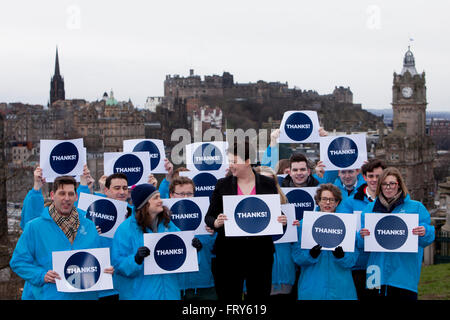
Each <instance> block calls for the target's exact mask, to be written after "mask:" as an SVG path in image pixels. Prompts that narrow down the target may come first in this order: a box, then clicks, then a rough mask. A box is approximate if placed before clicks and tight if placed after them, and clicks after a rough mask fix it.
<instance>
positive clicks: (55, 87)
mask: <svg viewBox="0 0 450 320" xmlns="http://www.w3.org/2000/svg"><path fill="white" fill-rule="evenodd" d="M65 96H66V93H65V91H64V79H63V78H62V77H61V74H60V71H59V57H58V46H56V57H55V74H54V75H53V77H52V79H51V81H50V105H52V104H53V102H55V101H58V100H65Z"/></svg>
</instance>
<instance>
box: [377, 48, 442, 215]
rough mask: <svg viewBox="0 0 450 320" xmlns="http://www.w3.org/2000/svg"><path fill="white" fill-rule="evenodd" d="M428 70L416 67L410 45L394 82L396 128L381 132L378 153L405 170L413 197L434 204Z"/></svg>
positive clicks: (432, 145) (381, 157)
mask: <svg viewBox="0 0 450 320" xmlns="http://www.w3.org/2000/svg"><path fill="white" fill-rule="evenodd" d="M426 106H427V98H426V86H425V72H422V73H421V74H419V73H418V72H417V70H416V66H415V60H414V55H413V53H412V52H411V49H410V48H409V47H408V51H406V53H405V56H404V58H403V69H402V71H401V72H400V73H399V74H397V73H395V72H394V81H393V85H392V109H393V128H392V131H391V132H390V133H389V134H388V135H387V136H385V137H383V135H380V140H379V141H378V144H377V148H376V152H375V155H376V157H377V158H379V159H383V160H384V162H385V163H386V165H387V166H392V167H396V168H397V169H399V170H400V172H401V173H402V176H403V178H404V179H405V182H406V186H407V188H408V191H409V194H410V196H411V198H412V199H414V200H418V201H421V202H422V203H423V204H424V205H425V206H427V207H428V208H431V207H432V206H433V204H434V192H435V186H434V185H435V183H434V175H433V160H434V152H435V150H434V144H433V142H432V140H431V137H430V136H428V135H427V134H426V131H425V125H426V113H425V112H426Z"/></svg>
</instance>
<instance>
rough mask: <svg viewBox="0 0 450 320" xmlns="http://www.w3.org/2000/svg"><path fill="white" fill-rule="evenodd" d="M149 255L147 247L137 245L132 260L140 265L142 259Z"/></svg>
mask: <svg viewBox="0 0 450 320" xmlns="http://www.w3.org/2000/svg"><path fill="white" fill-rule="evenodd" d="M149 255H150V249H149V248H147V247H139V248H138V249H137V252H136V254H135V255H134V261H136V263H137V264H139V265H141V264H142V262H144V259H145V258H146V257H148V256H149Z"/></svg>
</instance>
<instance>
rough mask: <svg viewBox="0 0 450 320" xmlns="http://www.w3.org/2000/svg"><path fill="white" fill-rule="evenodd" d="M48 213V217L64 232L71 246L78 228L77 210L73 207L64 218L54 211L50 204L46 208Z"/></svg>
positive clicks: (52, 205)
mask: <svg viewBox="0 0 450 320" xmlns="http://www.w3.org/2000/svg"><path fill="white" fill-rule="evenodd" d="M48 212H49V214H50V217H52V219H53V220H54V221H55V223H56V224H57V225H58V227H60V228H61V230H62V231H63V232H64V234H65V235H66V237H67V239H69V241H70V243H71V244H73V242H74V240H75V237H76V235H77V231H78V227H79V226H80V218H79V217H78V211H77V209H76V208H75V207H73V208H72V211H70V213H69V215H67V216H64V215H62V214H60V213H59V212H58V210H56V208H55V204H54V203H52V204H51V205H50V206H49V208H48Z"/></svg>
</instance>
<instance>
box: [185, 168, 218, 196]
mask: <svg viewBox="0 0 450 320" xmlns="http://www.w3.org/2000/svg"><path fill="white" fill-rule="evenodd" d="M225 175H226V171H225V170H217V171H198V170H196V171H180V176H181V177H188V178H189V179H191V180H192V181H194V185H195V191H194V197H210V196H211V195H212V193H213V191H214V189H215V188H216V184H217V180H219V179H221V178H224V177H225Z"/></svg>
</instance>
